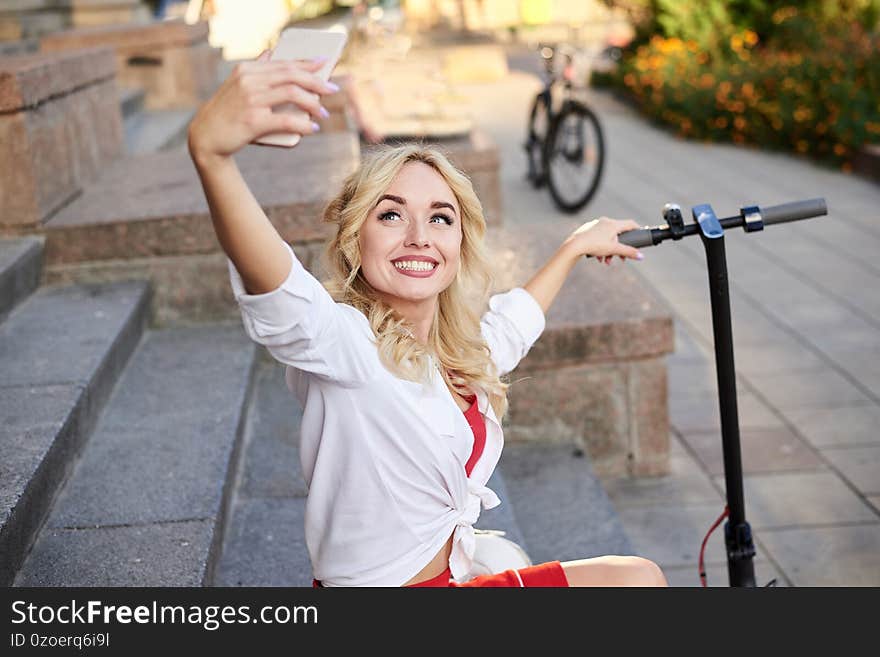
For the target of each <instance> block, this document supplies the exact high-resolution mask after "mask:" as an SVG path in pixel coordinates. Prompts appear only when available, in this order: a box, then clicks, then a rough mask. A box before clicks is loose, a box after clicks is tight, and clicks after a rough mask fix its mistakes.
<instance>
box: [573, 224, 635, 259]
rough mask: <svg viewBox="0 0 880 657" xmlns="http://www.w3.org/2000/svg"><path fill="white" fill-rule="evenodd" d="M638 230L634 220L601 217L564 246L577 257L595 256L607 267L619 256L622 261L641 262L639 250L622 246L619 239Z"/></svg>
mask: <svg viewBox="0 0 880 657" xmlns="http://www.w3.org/2000/svg"><path fill="white" fill-rule="evenodd" d="M637 228H641V226H640V225H639V224H637V223H636V222H635V221H633V220H632V219H623V220H621V219H609V218H608V217H599V218H598V219H593V220H592V221H588V222H587V223H585V224H583V225H582V226H580V227H579V228H578V229H577V230H575V231H574V232H573V233H572V234H571V235H569V236H568V237H567V238H566V240H565V243H564V245H565V246H566V247H567V248H569V249H572V250H574V252H575V253H577V255H588V256H595V258H596V260H597V261H598V262H604V263H605V264H606V265H609V264H611V261H612V260H613V259H614V256H619V257H620V259H621V260H625V259H626V258H632V259H633V260H641V259H642V258H643V256H642V254H641V252H640V251H639V250H638V249H637V248H635V247H634V246H629V245H627V244H622V243H621V242H620V241H618V239H617V236H618V235H620V233H624V232H626V231H628V230H634V229H637Z"/></svg>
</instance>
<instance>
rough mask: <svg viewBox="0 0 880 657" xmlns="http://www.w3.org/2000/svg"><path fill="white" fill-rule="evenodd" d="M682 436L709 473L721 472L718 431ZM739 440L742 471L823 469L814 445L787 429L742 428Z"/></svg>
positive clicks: (716, 473)
mask: <svg viewBox="0 0 880 657" xmlns="http://www.w3.org/2000/svg"><path fill="white" fill-rule="evenodd" d="M682 437H683V439H684V440H685V442H687V444H688V446H689V447H690V448H691V449H692V450H693V452H694V454H695V455H696V457H697V458H698V459H699V461H700V463H701V465H702V466H703V468H705V470H706V471H707V472H708V473H709V474H711V475H721V474H724V457H723V454H722V441H721V435H720V434H719V433H717V432H713V433H685V434H683V436H682ZM739 439H740V454H741V456H742V468H743V472H744V473H746V474H753V473H759V472H785V471H789V470H823V469H826V466H825V463H824V462H823V460H822V459H821V458H820V456H819V455H818V454H817V453H816V451H815V450H814V448H813V447H811V446H810V445H809V444H807V443H805V442H804V441H803V439H801V437H800V436H798V435H796V434H795V433H793V432H792V431H791V430H790V429H788V428H785V427H779V428H774V429H748V428H747V429H742V430H741V431H740V434H739Z"/></svg>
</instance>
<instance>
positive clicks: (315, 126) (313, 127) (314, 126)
mask: <svg viewBox="0 0 880 657" xmlns="http://www.w3.org/2000/svg"><path fill="white" fill-rule="evenodd" d="M320 129H321V126H319V125H318V124H317V123H315V122H314V121H312V132H318V131H319V130H320Z"/></svg>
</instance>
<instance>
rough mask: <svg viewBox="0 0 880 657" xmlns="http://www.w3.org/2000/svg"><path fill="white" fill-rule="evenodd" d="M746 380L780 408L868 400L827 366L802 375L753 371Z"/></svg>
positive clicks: (851, 382) (847, 378)
mask: <svg viewBox="0 0 880 657" xmlns="http://www.w3.org/2000/svg"><path fill="white" fill-rule="evenodd" d="M748 381H749V383H750V384H751V386H752V387H753V388H754V389H755V390H756V391H757V392H758V393H759V394H760V395H761V396H763V397H764V398H765V399H767V401H768V403H770V404H771V405H772V406H773V407H775V408H777V409H779V410H781V411H786V410H791V409H797V408H813V407H819V408H822V407H829V406H839V405H841V404H852V403H859V402H870V401H872V400H871V398H870V397H869V395H868V394H866V392H865V391H864V390H863V389H862V388H861V386H859V385H857V383H853V381H852V379H851V377H845V376H843V375H841V374H840V373H838V372H837V371H835V370H832V369H830V368H829V369H827V370H825V371H815V372H808V373H806V374H804V373H802V372H783V373H779V374H753V375H752V376H750V377H749V379H748Z"/></svg>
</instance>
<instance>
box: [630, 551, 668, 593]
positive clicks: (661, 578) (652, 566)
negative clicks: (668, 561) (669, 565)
mask: <svg viewBox="0 0 880 657" xmlns="http://www.w3.org/2000/svg"><path fill="white" fill-rule="evenodd" d="M626 558H628V559H630V560H631V561H632V567H633V569H634V570H635V571H636V572H637V578H638V581H639V582H641V583H640V584H637V586H669V583H668V582H667V581H666V576H665V575H664V574H663V571H662V570H661V569H660V566H658V565H657V564H656V563H654V562H653V561H651V560H650V559H645V558H644V557H626Z"/></svg>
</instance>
